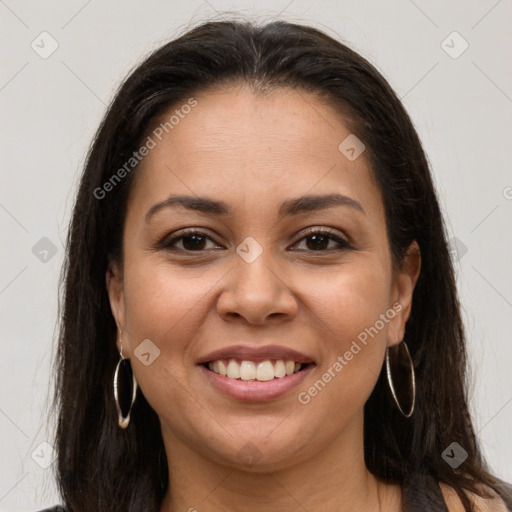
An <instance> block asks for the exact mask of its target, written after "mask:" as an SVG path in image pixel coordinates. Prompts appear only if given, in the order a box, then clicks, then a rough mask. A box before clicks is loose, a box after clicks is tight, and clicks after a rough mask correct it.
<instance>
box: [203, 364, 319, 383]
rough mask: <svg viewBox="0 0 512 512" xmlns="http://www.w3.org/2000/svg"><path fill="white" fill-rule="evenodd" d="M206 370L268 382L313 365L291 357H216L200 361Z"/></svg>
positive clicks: (222, 374)
mask: <svg viewBox="0 0 512 512" xmlns="http://www.w3.org/2000/svg"><path fill="white" fill-rule="evenodd" d="M202 366H203V367H204V368H206V369H207V370H208V371H210V372H213V373H216V374H217V375H221V376H222V377H226V378H227V379H233V380H239V381H258V382H269V381H272V380H276V379H283V378H285V377H287V376H290V375H293V374H296V373H299V372H302V371H304V370H306V369H308V368H312V367H313V366H315V363H313V362H305V363H304V362H299V361H295V360H293V359H287V360H285V359H275V360H272V359H266V360H263V361H252V360H246V359H244V360H240V359H234V358H231V359H216V360H212V361H206V362H204V363H202Z"/></svg>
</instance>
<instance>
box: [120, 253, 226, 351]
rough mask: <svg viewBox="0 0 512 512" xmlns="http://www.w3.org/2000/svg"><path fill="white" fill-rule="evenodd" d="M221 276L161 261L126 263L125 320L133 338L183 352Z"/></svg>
mask: <svg viewBox="0 0 512 512" xmlns="http://www.w3.org/2000/svg"><path fill="white" fill-rule="evenodd" d="M221 276H222V274H221V273H220V272H219V271H217V270H212V271H207V270H205V269H204V268H203V269H201V270H200V269H199V267H198V268H197V269H187V270H186V271H184V270H178V269H176V268H173V267H172V266H171V265H166V264H162V263H161V262H159V263H157V264H154V263H151V264H150V263H146V264H140V265H135V264H134V265H132V266H131V267H130V266H128V267H127V271H126V277H127V279H126V282H125V297H126V307H127V314H126V321H127V326H128V327H129V332H130V333H132V335H133V336H132V337H133V341H134V342H135V343H137V342H140V341H141V340H143V339H146V338H149V339H151V340H152V341H154V343H155V344H157V345H159V346H161V348H164V345H165V351H166V352H168V351H170V352H172V353H173V354H174V355H176V352H177V351H182V350H183V349H184V347H185V346H186V344H187V342H188V340H190V339H191V338H192V337H193V336H194V333H196V332H197V329H198V328H199V327H200V325H201V321H204V317H202V316H201V315H202V314H204V312H201V311H202V307H203V304H206V303H207V302H208V293H209V292H210V291H212V290H213V289H214V288H215V286H216V284H217V285H218V281H219V279H220V278H221ZM134 348H135V346H134V345H133V343H132V349H134ZM174 359H175V358H174Z"/></svg>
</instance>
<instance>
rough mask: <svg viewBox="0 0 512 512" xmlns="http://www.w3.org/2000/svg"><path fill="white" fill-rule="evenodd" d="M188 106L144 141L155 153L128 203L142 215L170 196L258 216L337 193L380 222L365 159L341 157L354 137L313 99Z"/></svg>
mask: <svg viewBox="0 0 512 512" xmlns="http://www.w3.org/2000/svg"><path fill="white" fill-rule="evenodd" d="M193 98H194V100H195V102H196V103H195V106H194V107H193V108H188V107H187V108H185V107H184V105H187V104H190V102H188V103H187V101H185V102H183V104H182V105H180V104H177V105H174V106H173V107H172V108H171V109H169V110H168V111H166V112H165V113H164V114H163V115H162V116H161V117H160V118H159V119H158V121H157V122H156V123H155V129H156V130H158V128H159V127H160V130H159V131H158V132H156V133H160V136H159V137H155V136H154V135H151V134H150V136H151V137H152V138H153V139H154V141H155V146H154V147H153V149H151V151H150V152H149V154H148V155H147V156H146V157H145V158H144V159H143V160H142V162H141V164H140V165H139V167H138V168H137V170H136V171H135V174H136V176H135V177H136V180H135V183H134V189H135V190H134V191H133V193H132V195H133V201H131V202H135V203H136V205H135V206H136V207H137V206H140V207H141V212H140V213H141V214H142V208H146V209H147V208H149V207H150V206H151V204H152V203H154V202H156V201H159V200H162V199H164V198H165V197H166V196H167V195H169V194H170V193H176V192H179V193H187V194H192V195H193V194H196V195H198V196H205V195H208V196H215V197H217V198H219V199H224V200H225V201H226V202H228V203H233V202H235V203H236V202H239V201H242V200H243V202H244V204H245V205H246V206H251V205H254V206H258V207H259V208H260V209H261V208H265V207H269V208H270V205H272V204H277V203H281V202H282V200H283V199H286V198H288V197H290V198H292V197H296V196H298V195H305V194H308V193H319V194H320V193H326V192H338V193H342V194H345V195H349V196H350V197H352V198H354V199H356V200H358V201H359V202H361V203H362V204H363V205H366V206H365V209H369V210H371V209H372V208H371V206H372V205H371V203H376V204H374V205H373V207H374V208H377V210H378V212H376V214H378V215H382V209H381V206H382V205H381V204H380V193H379V191H378V189H377V187H376V185H375V184H374V182H373V179H372V173H371V170H370V167H369V164H368V162H367V159H366V158H365V155H364V152H363V153H362V154H361V156H360V157H358V158H356V159H355V160H353V161H352V160H349V159H348V158H347V157H346V156H345V154H344V153H342V152H341V151H340V149H339V146H340V144H341V143H342V142H343V141H344V140H346V139H347V137H349V136H353V135H351V131H350V129H349V127H348V126H347V125H346V123H345V122H344V119H343V118H342V116H341V115H340V114H339V113H338V112H337V111H336V110H334V108H332V107H330V106H329V105H327V104H325V103H324V102H322V101H320V100H319V99H318V98H317V97H316V96H314V95H312V94H310V93H307V92H305V91H297V90H293V89H287V88H285V89H278V90H275V91H273V92H272V93H270V94H265V95H261V94H254V93H253V92H252V91H250V90H249V89H248V88H247V87H244V86H231V87H226V88H224V89H221V90H216V91H209V92H204V93H201V94H198V95H195V96H194V97H193ZM165 123H167V124H165ZM162 127H164V129H162ZM154 133H155V131H153V134H154ZM142 205H143V206H142ZM367 207H368V208H367Z"/></svg>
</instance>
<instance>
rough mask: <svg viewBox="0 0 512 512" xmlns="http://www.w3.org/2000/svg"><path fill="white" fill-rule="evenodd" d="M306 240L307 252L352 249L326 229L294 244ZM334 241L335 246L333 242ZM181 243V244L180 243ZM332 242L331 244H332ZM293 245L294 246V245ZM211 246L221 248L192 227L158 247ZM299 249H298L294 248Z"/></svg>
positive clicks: (196, 249)
mask: <svg viewBox="0 0 512 512" xmlns="http://www.w3.org/2000/svg"><path fill="white" fill-rule="evenodd" d="M208 241H210V242H212V243H213V244H214V246H213V247H207V245H208ZM302 241H304V243H305V245H306V249H298V250H301V251H304V250H305V251H306V252H312V251H314V252H332V251H340V250H344V249H350V248H351V246H350V244H349V243H348V242H347V241H345V240H344V239H343V238H341V237H340V236H339V235H337V234H335V233H333V232H332V231H328V230H325V229H318V228H312V229H310V230H309V231H308V232H306V234H305V236H303V237H302V238H301V239H300V240H299V241H297V242H295V244H294V246H297V245H300V244H299V243H300V242H302ZM333 242H334V247H333V246H332V243H333ZM179 244H181V246H180V245H179ZM330 244H331V246H330ZM294 246H292V247H294ZM209 248H219V245H217V244H216V243H215V241H214V240H213V239H212V238H211V237H210V236H208V235H207V234H206V233H204V232H203V231H199V230H196V229H191V230H188V231H182V232H181V233H179V235H178V236H174V237H172V238H164V239H163V240H162V241H161V242H159V243H158V245H157V249H167V250H178V251H185V252H201V251H205V250H207V249H209ZM294 250H297V249H294Z"/></svg>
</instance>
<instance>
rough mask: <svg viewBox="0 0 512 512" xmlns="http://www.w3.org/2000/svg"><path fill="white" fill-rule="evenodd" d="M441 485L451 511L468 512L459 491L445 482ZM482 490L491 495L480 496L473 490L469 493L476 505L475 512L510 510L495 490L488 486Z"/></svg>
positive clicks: (502, 511) (503, 511) (505, 511)
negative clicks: (486, 496)
mask: <svg viewBox="0 0 512 512" xmlns="http://www.w3.org/2000/svg"><path fill="white" fill-rule="evenodd" d="M439 486H440V487H441V491H442V493H443V497H444V500H445V502H446V506H447V507H448V510H449V512H466V510H465V509H464V506H463V505H462V502H461V501H460V498H459V496H458V494H457V492H456V491H455V490H454V489H453V488H452V487H450V486H449V485H446V484H443V483H439ZM482 490H483V491H484V492H485V493H488V494H489V495H490V497H489V498H482V497H480V496H478V494H475V493H472V492H468V493H467V494H468V497H469V499H470V501H471V502H472V503H473V505H474V510H475V512H508V508H507V506H506V504H505V503H504V501H503V500H502V499H501V498H500V497H499V496H498V495H497V494H496V492H495V491H493V490H492V489H490V488H488V487H484V488H483V489H482ZM466 492H467V491H466Z"/></svg>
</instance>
